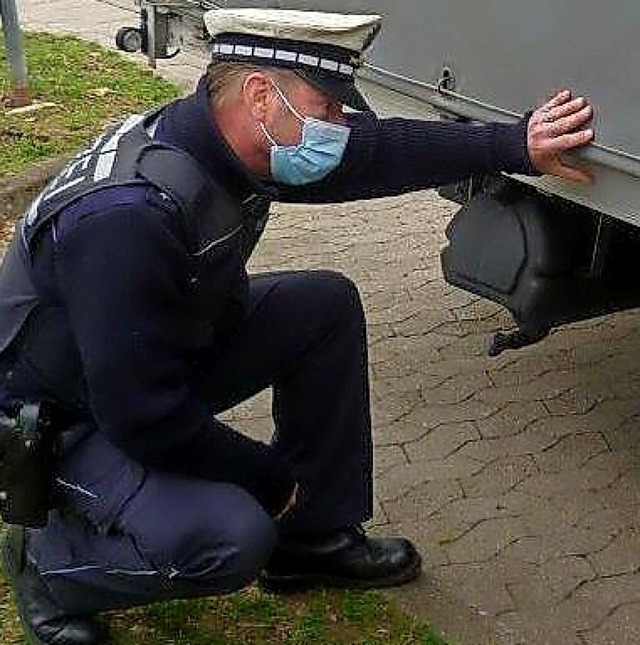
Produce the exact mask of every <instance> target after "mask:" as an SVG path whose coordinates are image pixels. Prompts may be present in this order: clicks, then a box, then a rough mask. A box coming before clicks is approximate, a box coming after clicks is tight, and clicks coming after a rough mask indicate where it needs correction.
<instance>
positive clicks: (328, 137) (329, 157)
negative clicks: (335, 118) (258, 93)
mask: <svg viewBox="0 0 640 645" xmlns="http://www.w3.org/2000/svg"><path fill="white" fill-rule="evenodd" d="M274 87H275V89H276V91H277V92H278V96H280V98H281V99H282V102H283V103H284V104H285V105H286V106H287V108H288V109H289V110H290V111H291V113H292V114H293V115H294V116H295V117H296V118H297V119H298V120H299V121H300V122H301V123H302V141H300V143H299V144H297V145H293V146H281V145H279V144H278V143H277V142H276V140H275V139H274V138H273V137H272V136H271V135H270V134H269V132H268V131H267V129H266V127H265V126H264V123H260V127H261V128H262V132H263V133H264V136H265V137H266V138H267V139H268V140H269V142H270V143H271V176H272V177H273V178H274V179H275V180H276V181H279V182H281V183H283V184H290V185H293V186H300V185H302V184H309V183H311V182H314V181H319V180H320V179H323V178H324V177H326V176H327V175H328V174H329V173H330V172H331V171H332V170H335V169H336V168H337V167H338V166H339V165H340V162H341V161H342V157H343V155H344V151H345V149H346V147H347V142H348V141H349V134H350V132H351V130H350V129H349V128H348V127H347V126H345V125H339V124H337V123H329V122H328V121H320V120H319V119H313V118H311V117H303V116H302V115H301V114H300V113H299V112H298V111H297V110H296V109H295V108H294V107H293V105H291V103H290V102H289V101H288V100H287V98H286V97H285V95H284V94H283V93H282V92H281V90H280V88H279V87H278V86H277V85H276V84H275V83H274Z"/></svg>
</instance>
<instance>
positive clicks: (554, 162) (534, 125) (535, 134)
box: [527, 90, 593, 184]
mask: <svg viewBox="0 0 640 645" xmlns="http://www.w3.org/2000/svg"><path fill="white" fill-rule="evenodd" d="M592 116H593V110H592V108H591V106H590V105H589V104H588V102H587V101H586V99H584V98H582V97H578V98H575V99H572V98H571V92H570V91H569V90H563V91H561V92H558V94H556V95H555V96H554V97H553V98H552V99H551V100H550V101H549V102H548V103H545V104H544V105H543V106H541V107H539V108H538V109H536V110H535V111H534V112H533V114H532V115H531V117H530V119H529V124H528V128H527V148H528V151H529V158H530V159H531V162H532V163H533V165H534V166H535V167H536V169H537V170H538V171H540V172H541V173H544V174H547V175H555V176H556V177H563V178H564V179H570V180H572V181H577V182H579V183H581V184H592V183H593V174H592V173H591V172H590V171H589V170H587V169H585V168H580V167H578V166H576V165H574V164H569V163H568V162H567V161H566V159H563V158H562V154H563V153H565V152H567V151H569V150H572V149H574V148H579V147H581V146H585V145H587V144H588V143H590V142H591V141H592V140H593V130H592V129H591V128H588V127H586V126H587V124H588V123H589V121H590V120H591V117H592Z"/></svg>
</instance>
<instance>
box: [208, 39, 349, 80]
mask: <svg viewBox="0 0 640 645" xmlns="http://www.w3.org/2000/svg"><path fill="white" fill-rule="evenodd" d="M213 54H214V56H216V57H219V58H224V57H229V58H232V59H233V60H242V59H246V60H247V61H254V62H256V63H261V64H268V62H269V61H272V62H273V64H274V65H276V66H277V65H286V66H290V67H300V66H302V67H305V68H307V69H312V70H318V71H325V72H329V73H332V74H335V75H337V76H342V77H343V78H344V79H353V76H354V73H355V67H354V66H353V65H349V64H347V63H343V62H340V61H338V60H335V59H334V58H325V57H323V56H315V55H312V54H305V53H303V52H296V51H292V50H290V49H286V48H284V47H280V46H279V47H265V46H264V45H261V46H257V45H242V44H232V43H220V42H216V43H214V45H213Z"/></svg>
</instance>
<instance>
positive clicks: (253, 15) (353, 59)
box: [204, 9, 382, 110]
mask: <svg viewBox="0 0 640 645" xmlns="http://www.w3.org/2000/svg"><path fill="white" fill-rule="evenodd" d="M204 22H205V26H206V28H207V31H208V32H209V34H210V35H211V37H212V39H213V57H214V58H218V59H222V60H231V61H236V62H243V63H251V64H253V65H261V66H270V67H286V68H289V69H292V70H294V71H295V72H296V73H297V74H298V75H299V76H301V77H302V78H304V79H305V80H306V81H307V82H309V83H311V84H312V85H314V86H315V87H317V88H318V89H320V90H321V91H323V92H325V93H326V94H328V95H329V96H330V97H332V98H333V99H334V100H336V101H337V102H339V103H341V104H345V105H348V106H349V107H351V108H354V109H356V110H367V109H369V108H368V105H367V102H366V101H365V100H364V97H363V96H362V94H360V92H359V91H358V89H357V88H356V85H355V75H356V71H357V69H358V68H359V67H360V66H361V64H362V59H363V53H364V51H365V50H366V49H367V47H369V45H370V44H371V43H372V42H373V40H374V38H375V37H376V36H377V34H378V32H379V31H380V27H381V23H382V17H381V16H379V15H376V14H367V15H359V14H342V13H326V12H319V11H293V10H287V9H212V10H211V11H207V12H206V13H205V14H204Z"/></svg>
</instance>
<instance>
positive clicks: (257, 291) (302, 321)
mask: <svg viewBox="0 0 640 645" xmlns="http://www.w3.org/2000/svg"><path fill="white" fill-rule="evenodd" d="M202 365H203V366H204V368H203V369H202V370H201V375H200V377H199V383H198V387H199V388H200V389H201V391H202V392H203V394H204V396H205V397H206V398H207V399H208V400H209V402H210V404H211V408H212V412H213V413H216V412H221V411H223V410H225V409H228V408H230V407H232V406H233V405H235V404H237V403H238V402H240V401H242V400H245V399H247V398H248V397H250V396H252V395H254V394H256V393H258V392H260V391H262V390H264V389H266V388H268V387H272V388H273V418H274V423H275V433H274V437H273V442H275V443H276V444H278V445H279V447H280V448H281V449H282V451H283V452H284V453H285V454H286V455H287V456H288V458H289V459H290V461H291V462H292V463H293V464H294V466H295V471H296V474H297V476H298V478H299V484H300V486H301V491H302V504H301V507H300V509H299V510H297V511H296V512H294V513H292V514H291V515H290V516H289V517H287V518H285V520H283V521H282V522H280V523H279V525H278V526H276V524H275V523H274V521H273V520H272V519H271V518H270V517H269V516H268V515H267V513H266V512H265V511H264V510H263V508H262V507H261V506H260V504H259V503H258V502H257V501H256V500H255V498H253V497H252V496H251V495H249V494H248V493H247V492H245V491H244V490H242V489H241V488H239V487H238V486H235V485H233V484H229V483H224V482H209V481H204V480H200V479H195V478H189V477H187V476H180V475H175V474H169V473H164V472H159V471H149V470H145V469H144V468H142V467H141V466H140V465H139V464H137V463H136V462H134V461H133V460H132V459H130V458H129V457H127V456H126V455H125V454H123V453H122V452H120V451H119V450H117V449H116V448H115V447H114V446H112V445H111V444H110V443H109V442H108V441H107V439H106V438H105V437H103V436H102V435H101V434H100V433H99V432H98V431H97V430H95V428H93V427H88V426H79V427H78V428H76V429H74V430H72V431H70V432H69V433H66V439H65V442H66V448H65V451H64V455H65V456H64V458H63V459H62V460H61V463H60V466H59V470H58V472H57V473H56V475H57V476H56V488H57V491H58V493H59V494H60V495H61V497H62V498H63V504H62V506H61V508H63V509H64V510H59V511H53V512H52V515H51V521H50V522H49V524H48V525H47V527H45V528H44V529H41V530H33V531H31V532H30V535H29V555H30V557H31V558H32V559H33V560H34V562H35V563H36V564H37V566H38V568H39V570H40V572H41V573H42V575H43V576H44V578H45V580H46V581H47V583H48V585H49V586H50V588H51V590H52V592H53V593H54V594H55V597H56V598H57V599H58V601H59V602H60V603H61V605H62V607H63V608H64V609H65V610H66V611H68V612H70V613H76V614H85V613H95V612H99V611H102V610H107V609H117V608H126V607H130V606H134V605H139V604H146V603H149V602H153V601H156V600H162V599H169V598H185V597H192V596H198V595H211V594H217V593H225V592H230V591H233V590H236V589H239V588H241V587H243V586H245V585H246V584H248V583H249V582H250V581H251V580H253V579H254V578H255V576H256V575H257V574H258V572H259V571H260V569H261V568H262V567H263V566H264V564H265V563H266V562H267V560H268V559H269V556H270V554H271V553H272V551H273V549H274V548H275V546H276V545H277V542H278V539H279V537H280V536H281V535H284V534H287V533H305V532H313V531H327V530H330V529H332V528H339V527H343V526H345V525H348V524H353V523H359V522H362V521H365V520H366V519H368V518H369V517H370V516H371V507H372V448H371V422H370V412H369V385H368V361H367V348H366V329H365V321H364V314H363V311H362V305H361V302H360V298H359V295H358V292H357V290H356V288H355V286H354V285H353V283H352V282H351V281H350V280H348V279H347V278H345V277H344V276H342V275H340V274H337V273H334V272H331V271H304V272H282V273H273V274H264V275H258V276H255V277H252V278H251V280H250V304H249V307H248V310H247V314H246V316H245V318H244V320H243V321H242V323H241V325H240V326H239V327H238V329H237V330H236V331H234V333H233V335H231V336H230V337H229V338H228V339H227V340H226V341H225V343H224V344H223V345H221V346H219V347H217V348H215V349H212V350H211V352H210V355H209V354H208V355H205V356H203V361H202Z"/></svg>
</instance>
